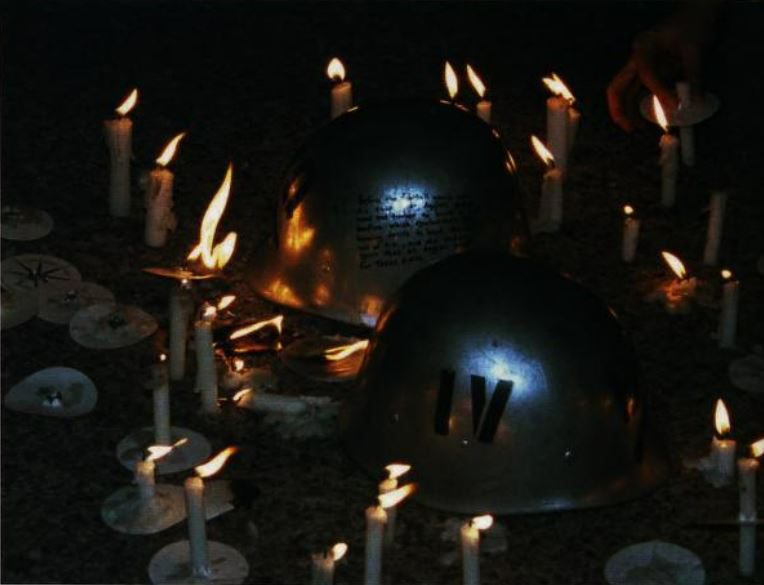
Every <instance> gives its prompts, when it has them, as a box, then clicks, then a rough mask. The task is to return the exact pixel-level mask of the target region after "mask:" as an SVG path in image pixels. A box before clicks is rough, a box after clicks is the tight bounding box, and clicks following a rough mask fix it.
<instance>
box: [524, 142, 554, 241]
mask: <svg viewBox="0 0 764 585" xmlns="http://www.w3.org/2000/svg"><path fill="white" fill-rule="evenodd" d="M531 144H532V145H533V149H534V150H535V151H536V154H537V155H538V156H539V158H540V159H541V160H542V161H543V162H544V164H545V165H546V168H547V170H546V172H545V173H544V179H543V182H542V183H541V200H540V202H539V215H538V223H539V227H540V229H541V230H542V231H549V232H556V231H557V230H559V229H560V224H562V170H561V169H559V168H558V167H557V160H556V159H555V157H554V156H553V154H552V152H551V151H550V150H549V149H548V148H547V147H546V146H544V143H543V142H541V140H539V139H538V138H537V137H536V136H531Z"/></svg>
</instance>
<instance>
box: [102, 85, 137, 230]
mask: <svg viewBox="0 0 764 585" xmlns="http://www.w3.org/2000/svg"><path fill="white" fill-rule="evenodd" d="M137 101H138V90H137V89H134V90H133V91H132V92H130V95H129V96H127V98H126V99H125V101H124V102H122V104H121V105H120V106H119V107H117V109H116V112H117V114H118V115H119V117H118V118H116V119H114V120H106V121H104V131H105V133H106V145H107V146H108V148H109V158H110V175H109V213H111V215H113V216H114V217H127V216H128V215H130V158H131V157H132V154H133V143H132V142H133V123H132V121H131V120H130V118H128V117H127V113H128V112H129V111H130V110H131V109H132V108H133V107H134V106H135V104H136V102H137Z"/></svg>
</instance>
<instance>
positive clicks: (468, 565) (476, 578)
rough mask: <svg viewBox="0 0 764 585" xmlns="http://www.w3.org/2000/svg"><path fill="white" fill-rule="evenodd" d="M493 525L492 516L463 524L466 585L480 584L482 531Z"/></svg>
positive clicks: (462, 541)
mask: <svg viewBox="0 0 764 585" xmlns="http://www.w3.org/2000/svg"><path fill="white" fill-rule="evenodd" d="M492 524H493V518H492V517H491V516H477V517H475V518H472V519H471V520H469V521H467V522H465V523H464V524H462V527H461V530H460V536H461V545H462V575H463V583H464V585H479V584H480V531H481V530H486V529H488V528H490V527H491V525H492Z"/></svg>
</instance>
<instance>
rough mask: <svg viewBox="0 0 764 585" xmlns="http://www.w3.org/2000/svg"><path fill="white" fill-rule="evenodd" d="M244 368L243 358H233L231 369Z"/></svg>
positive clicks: (239, 369) (238, 370) (239, 370)
mask: <svg viewBox="0 0 764 585" xmlns="http://www.w3.org/2000/svg"><path fill="white" fill-rule="evenodd" d="M243 369H244V360H243V359H241V358H233V371H234V372H241V371H242V370H243Z"/></svg>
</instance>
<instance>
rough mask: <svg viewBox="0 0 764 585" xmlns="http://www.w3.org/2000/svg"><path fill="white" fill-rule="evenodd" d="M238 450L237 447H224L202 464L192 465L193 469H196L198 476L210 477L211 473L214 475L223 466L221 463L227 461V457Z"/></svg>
mask: <svg viewBox="0 0 764 585" xmlns="http://www.w3.org/2000/svg"><path fill="white" fill-rule="evenodd" d="M238 450H239V448H238V447H226V448H225V449H223V450H222V451H221V452H220V453H218V454H217V455H215V456H214V457H213V458H212V459H210V460H209V461H207V463H205V464H204V465H198V466H196V467H194V471H196V474H197V475H198V476H199V477H210V476H211V475H215V474H216V473H217V472H218V471H220V470H221V469H222V468H223V465H225V462H226V461H228V458H229V457H230V456H231V455H233V454H234V453H236V451H238Z"/></svg>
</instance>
